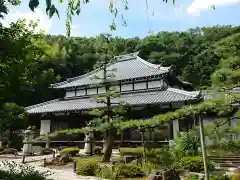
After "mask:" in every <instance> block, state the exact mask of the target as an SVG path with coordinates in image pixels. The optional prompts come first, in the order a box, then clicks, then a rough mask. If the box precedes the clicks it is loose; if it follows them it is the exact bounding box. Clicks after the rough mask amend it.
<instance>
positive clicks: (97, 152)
mask: <svg viewBox="0 0 240 180" xmlns="http://www.w3.org/2000/svg"><path fill="white" fill-rule="evenodd" d="M102 150H103V148H102V147H101V146H95V147H94V150H93V154H95V155H101V154H103V153H102Z"/></svg>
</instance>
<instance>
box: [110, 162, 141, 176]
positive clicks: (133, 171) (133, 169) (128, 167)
mask: <svg viewBox="0 0 240 180" xmlns="http://www.w3.org/2000/svg"><path fill="white" fill-rule="evenodd" d="M114 171H115V172H116V173H117V175H118V176H119V177H124V178H133V177H136V176H141V175H142V174H143V171H142V169H141V167H139V166H138V165H136V164H119V165H116V166H114Z"/></svg>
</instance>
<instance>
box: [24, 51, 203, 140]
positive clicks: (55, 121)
mask: <svg viewBox="0 0 240 180" xmlns="http://www.w3.org/2000/svg"><path fill="white" fill-rule="evenodd" d="M107 69H108V70H113V69H114V70H115V72H114V74H115V78H114V82H113V83H112V84H113V85H114V86H115V87H117V88H118V89H119V93H120V97H118V100H121V101H123V102H125V103H127V104H129V105H130V107H131V108H130V110H129V112H128V113H127V115H126V116H127V117H126V118H129V119H147V118H150V117H152V116H154V115H156V114H161V113H166V112H168V111H173V110H175V109H178V108H181V107H182V106H184V105H188V104H194V103H197V102H199V101H201V100H202V99H203V98H202V96H201V93H200V91H195V90H194V88H193V87H192V85H191V84H189V83H187V82H184V81H181V80H180V79H179V78H178V77H176V74H175V72H174V70H173V68H172V67H163V66H161V65H156V64H152V63H149V62H147V61H145V60H143V59H142V58H140V57H139V56H138V53H131V54H126V55H122V56H116V57H114V61H113V63H110V64H109V65H108V67H107ZM95 76H103V69H101V68H99V69H95V70H93V71H91V72H89V73H86V74H84V75H81V76H78V77H74V78H70V79H67V80H66V81H63V82H60V83H56V84H52V85H51V88H54V89H59V90H63V91H64V92H65V97H62V98H59V99H54V100H51V101H47V102H43V103H40V104H36V105H33V106H30V107H26V108H25V110H26V112H27V113H28V119H29V122H31V123H32V124H35V125H36V126H37V128H38V129H40V134H41V135H42V134H46V133H50V132H53V131H55V130H59V129H69V128H80V127H85V126H86V124H87V122H88V121H89V120H90V119H91V118H92V117H91V116H90V115H89V114H88V111H89V110H90V109H92V108H102V107H104V104H101V103H97V102H94V101H92V97H93V96H96V95H101V94H102V93H104V92H105V87H103V85H102V82H101V81H98V82H96V81H95V82H94V83H93V81H92V78H93V77H95ZM192 124H193V120H192V119H190V120H189V119H186V120H185V121H179V122H178V120H175V121H174V122H173V123H172V124H170V125H169V126H167V128H165V129H164V128H163V129H162V130H159V131H157V130H156V132H154V133H156V134H155V136H154V137H155V140H159V141H160V140H165V139H168V140H169V139H172V138H173V137H174V136H176V134H177V132H178V131H179V130H180V131H181V130H184V129H189V128H191V126H192ZM123 138H124V139H127V140H136V139H139V136H137V135H136V134H134V132H132V131H127V132H124V135H123Z"/></svg>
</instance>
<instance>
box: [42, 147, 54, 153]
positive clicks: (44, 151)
mask: <svg viewBox="0 0 240 180" xmlns="http://www.w3.org/2000/svg"><path fill="white" fill-rule="evenodd" d="M53 151H54V150H52V149H51V148H43V149H42V151H41V154H42V155H48V154H52V153H53Z"/></svg>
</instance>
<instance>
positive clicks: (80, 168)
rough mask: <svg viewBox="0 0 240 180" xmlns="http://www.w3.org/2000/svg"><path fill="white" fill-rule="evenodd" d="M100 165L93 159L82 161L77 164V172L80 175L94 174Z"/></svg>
mask: <svg viewBox="0 0 240 180" xmlns="http://www.w3.org/2000/svg"><path fill="white" fill-rule="evenodd" d="M99 169H100V167H99V165H98V164H97V162H94V161H82V162H80V163H78V164H77V170H76V171H77V174H78V175H82V176H95V175H96V174H97V172H98V171H99Z"/></svg>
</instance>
